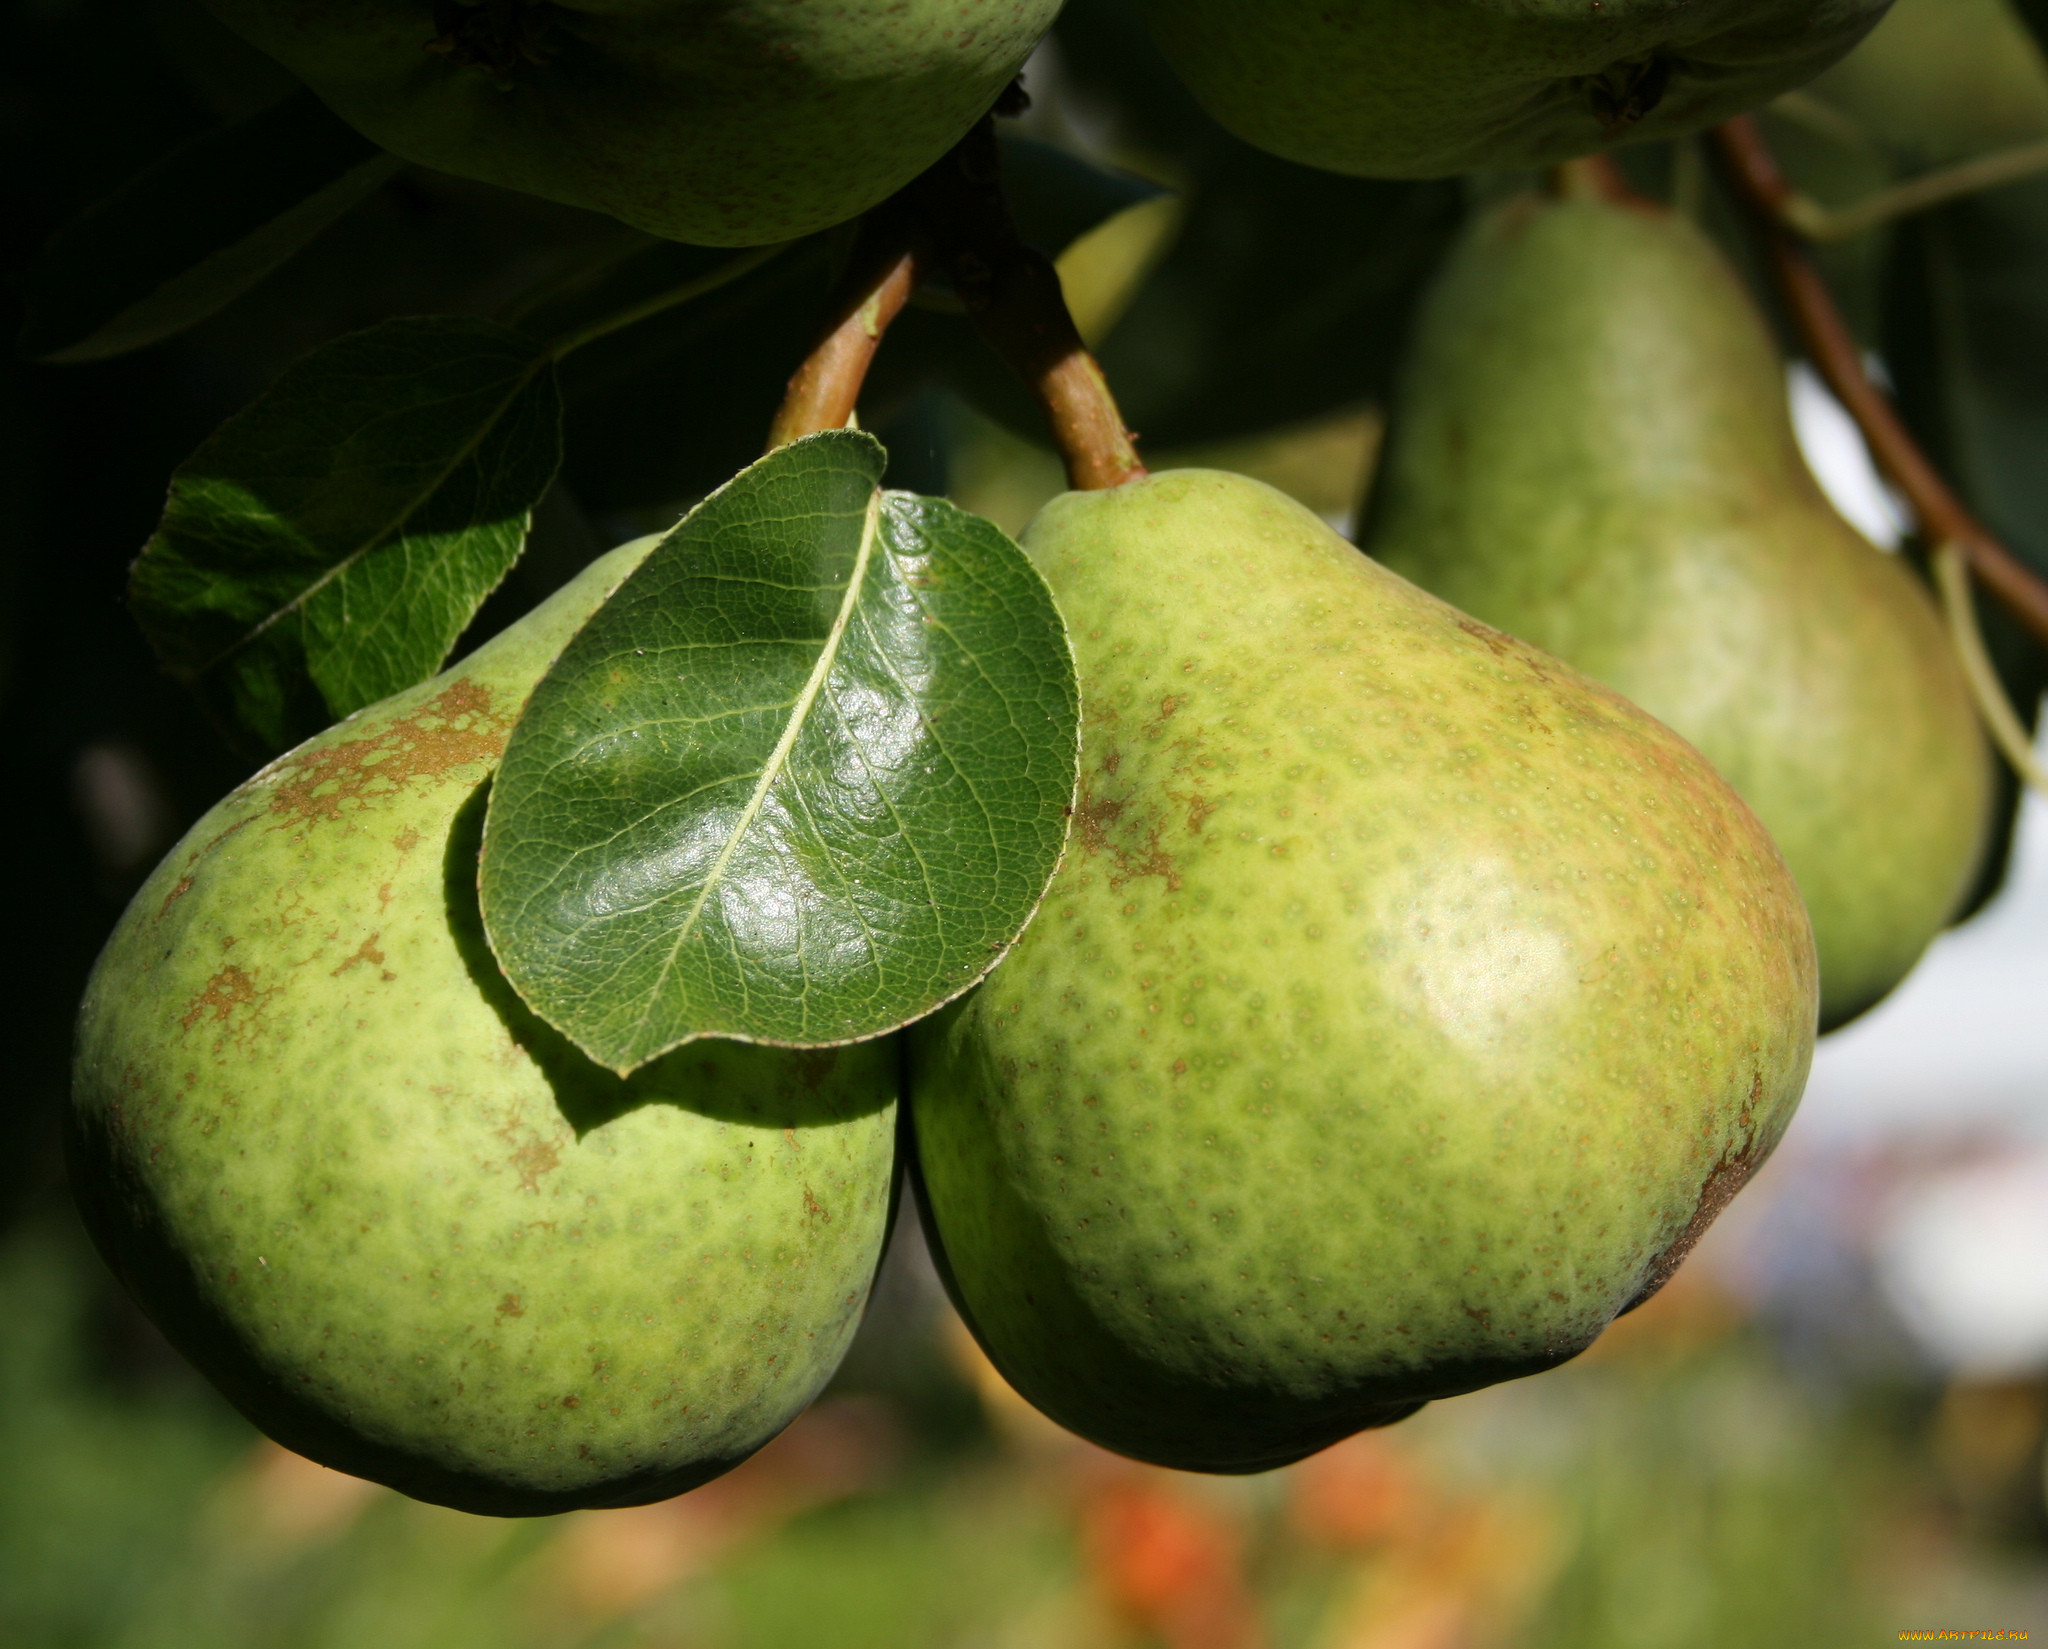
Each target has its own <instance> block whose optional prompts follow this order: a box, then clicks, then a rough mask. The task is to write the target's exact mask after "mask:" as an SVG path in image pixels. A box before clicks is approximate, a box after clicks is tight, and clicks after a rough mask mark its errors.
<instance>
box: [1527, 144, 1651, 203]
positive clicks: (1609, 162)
mask: <svg viewBox="0 0 2048 1649" xmlns="http://www.w3.org/2000/svg"><path fill="white" fill-rule="evenodd" d="M1544 186H1545V187H1546V188H1547V189H1548V190H1549V192H1550V193H1551V194H1552V195H1554V196H1555V197H1556V198H1557V199H1559V200H1594V201H1604V202H1605V203H1606V204H1607V205H1609V206H1642V205H1644V204H1646V203H1645V201H1644V200H1643V197H1642V196H1641V195H1639V194H1637V193H1636V192H1635V190H1633V189H1631V188H1630V187H1629V186H1628V179H1627V178H1625V177H1623V176H1622V175H1621V168H1620V167H1619V166H1617V165H1615V164H1614V157H1613V156H1612V155H1601V154H1594V155H1580V156H1579V157H1578V158H1577V159H1576V160H1566V161H1560V162H1559V163H1558V164H1557V165H1555V166H1553V167H1551V168H1550V172H1549V175H1548V176H1547V177H1546V178H1545V179H1544Z"/></svg>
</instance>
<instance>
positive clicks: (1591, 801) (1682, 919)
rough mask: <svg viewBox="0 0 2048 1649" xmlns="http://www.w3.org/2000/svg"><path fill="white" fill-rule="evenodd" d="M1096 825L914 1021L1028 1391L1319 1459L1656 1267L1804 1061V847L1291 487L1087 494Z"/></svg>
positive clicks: (1233, 1444)
mask: <svg viewBox="0 0 2048 1649" xmlns="http://www.w3.org/2000/svg"><path fill="white" fill-rule="evenodd" d="M1024 542H1025V545H1026V547H1027V548H1028V550H1029V551H1030V553H1031V556H1032V559H1033V560H1034V562H1035V563H1036V564H1037V566H1038V567H1039V569H1040V570H1041V571H1042V572H1043V573H1044V575H1045V577H1046V578H1047V580H1048V581H1049V582H1050V584H1051V586H1052V589H1053V592H1054V595H1055V596H1056V598H1057V599H1058V601H1059V603H1060V606H1061V609H1062V610H1063V612H1064V613H1065V615H1066V617H1067V621H1068V624H1069V627H1070V629H1071V632H1072V634H1073V638H1074V646H1075V652H1076V657H1077V661H1078V665H1079V674H1080V683H1081V700H1082V774H1083V777H1082V787H1081V793H1080V797H1079V800H1078V802H1077V804H1076V813H1075V819H1074V828H1073V837H1072V841H1071V843H1070V845H1069V848H1068V852H1067V857H1066V860H1065V862H1064V863H1063V864H1062V865H1061V868H1060V870H1059V871H1058V873H1057V874H1056V875H1055V877H1054V879H1053V882H1052V885H1051V888H1050V890H1049V891H1048V893H1047V895H1046V898H1045V902H1044V904H1043V905H1042V906H1041V907H1040V910H1039V913H1038V915H1037V917H1036V918H1035V919H1034V920H1033V922H1032V925H1031V926H1030V927H1029V928H1028V929H1026V930H1025V933H1024V936H1023V938H1022V939H1021V940H1020V941H1019V942H1018V944H1017V946H1016V948H1015V949H1014V950H1013V951H1012V952H1011V953H1010V955H1009V956H1008V957H1007V958H1006V959H1005V960H1004V961H1003V962H1002V963H1001V964H1000V965H999V966H998V967H997V968H996V969H995V971H994V972H993V973H992V974H991V975H990V976H989V978H988V979H987V980H985V981H984V982H983V983H982V985H981V986H980V987H979V988H978V989H977V990H976V991H975V992H973V993H972V994H971V995H970V996H968V997H967V998H965V999H963V1000H962V1001H961V1002H960V1003H958V1004H955V1005H954V1006H953V1007H951V1008H949V1009H947V1010H945V1011H944V1012H942V1013H941V1014H939V1015H937V1016H934V1018H932V1019H930V1020H927V1021H925V1022H923V1023H922V1024H921V1025H919V1026H916V1027H914V1028H913V1030H912V1031H911V1033H910V1060H909V1063H910V1069H911V1079H910V1112H911V1119H912V1122H913V1124H914V1130H913V1131H914V1134H915V1139H916V1162H917V1165H918V1172H919V1176H920V1183H921V1199H920V1200H921V1203H922V1206H923V1207H924V1210H925V1213H926V1217H927V1220H928V1228H929V1234H930V1236H931V1239H932V1247H933V1252H934V1255H935V1257H936V1258H937V1259H938V1261H939V1263H940V1266H941V1274H942V1275H943V1276H944V1277H945V1278H946V1280H947V1282H948V1285H949V1287H950V1289H951V1291H952V1293H953V1297H954V1299H955V1301H956V1303H957V1304H958V1305H959V1307H960V1309H961V1312H962V1314H963V1316H964V1317H965V1319H966V1321H967V1322H968V1324H969V1325H970V1327H971V1328H972V1329H973V1331H974V1332H975V1334H976V1335H977V1336H978V1338H979V1339H980V1341H981V1343H982V1345H983V1347H984V1348H985V1349H986V1350H987V1352H988V1354H989V1356H990V1358H991V1360H992V1361H993V1362H994V1364H995V1366H996V1367H997V1368H998V1369H999V1370H1000V1371H1001V1372H1002V1374H1003V1375H1004V1376H1005V1377H1006V1378H1007V1379H1008V1380H1009V1381H1010V1383H1011V1384H1012V1385H1013V1386H1015V1387H1016V1389H1017V1390H1018V1391H1019V1392H1021V1393H1022V1394H1023V1395H1024V1396H1025V1397H1027V1398H1029V1399H1030V1400H1031V1401H1032V1402H1033V1403H1035V1404H1036V1405H1038V1407H1039V1408H1041V1409H1043V1410H1044V1411H1045V1413H1047V1414H1048V1415H1050V1416H1051V1417H1052V1418H1053V1419H1055V1420H1057V1421H1059V1422H1060V1423H1061V1424H1063V1425H1066V1426H1068V1427H1070V1428H1071V1429H1073V1430H1075V1431H1077V1432H1079V1433H1081V1434H1082V1435H1083V1436H1085V1437H1088V1438H1090V1439H1092V1440H1093V1441H1095V1442H1097V1443H1099V1444H1102V1445H1104V1446H1105V1447H1108V1448H1111V1449H1115V1450H1118V1451H1121V1452H1123V1453H1125V1454H1129V1455H1134V1456H1137V1457H1138V1458H1140V1459H1144V1460H1149V1461H1154V1462H1157V1463H1159V1464H1162V1465H1167V1466H1175V1467H1181V1468H1187V1469H1195V1470H1203V1471H1218V1472H1249V1471H1258V1470H1263V1469H1264V1468H1267V1467H1270V1466H1277V1465H1281V1464H1283V1463H1285V1462H1287V1461H1289V1460H1293V1459H1296V1458H1299V1457H1300V1456H1302V1455H1305V1454H1308V1453H1310V1452H1312V1451H1313V1450H1316V1449H1319V1448H1322V1447H1324V1446H1325V1445H1327V1444H1329V1443H1332V1442H1334V1441H1336V1440H1337V1439H1339V1438H1341V1437H1343V1436H1345V1435H1347V1434H1348V1433H1350V1432H1353V1431H1356V1430H1358V1429H1360V1428H1362V1427H1366V1426H1371V1425H1377V1424H1382V1423H1385V1422H1387V1421H1390V1420H1394V1419H1398V1418H1400V1417H1401V1416H1402V1415H1404V1414H1406V1413H1408V1412H1410V1411H1412V1410H1413V1409H1414V1408H1415V1407H1417V1406H1419V1405H1420V1404H1421V1403H1422V1402H1424V1401H1426V1400H1428V1399H1430V1398H1434V1397H1442V1396H1448V1395H1451V1394H1453V1393H1456V1392H1462V1391H1468V1390H1471V1389H1473V1388H1475V1387H1478V1386H1482V1385H1486V1384H1488V1383H1490V1382H1493V1381H1497V1380H1503V1379H1509V1378H1512V1377H1515V1376H1518V1375H1524V1374H1530V1373H1534V1372H1536V1371H1538V1370H1541V1369H1545V1368H1548V1367H1550V1366H1552V1365H1553V1364H1556V1363H1558V1362H1561V1361H1563V1360H1564V1359H1565V1358H1568V1357H1570V1356H1572V1355H1573V1354H1574V1353H1576V1352H1578V1351H1579V1350H1581V1349H1583V1348H1584V1347H1585V1346H1586V1345H1587V1344H1589V1343H1590V1342H1591V1341H1592V1340H1593V1338H1594V1337H1595V1336H1596V1335H1598V1334H1599V1333H1600V1331H1601V1330H1602V1329H1603V1328H1604V1327H1605V1326H1606V1325H1607V1323H1608V1322H1609V1321H1610V1320H1611V1319H1612V1318H1613V1317H1614V1316H1615V1315H1616V1313H1618V1312H1620V1311H1622V1310H1623V1309H1625V1308H1626V1307H1628V1306H1629V1305H1630V1304H1631V1303H1632V1302H1634V1301H1636V1300H1638V1299H1640V1298H1642V1297H1644V1296H1645V1295H1646V1294H1647V1293H1648V1292H1649V1291H1650V1290H1652V1289H1654V1288H1655V1287H1656V1286H1657V1285H1658V1284H1659V1283H1660V1282H1661V1281H1662V1279H1663V1278H1664V1277H1665V1276H1666V1275H1668V1273H1669V1272H1670V1270H1671V1269H1672V1268H1673V1267H1674V1266H1675V1265H1676V1264H1677V1263H1678V1261H1679V1259H1680V1258H1681V1257H1682V1256H1683V1254H1684V1253H1685V1251H1686V1249H1687V1248H1688V1246H1689V1245H1690V1244H1691V1243H1692V1241H1693V1240H1694V1238H1695V1237H1697V1235H1698V1234H1699V1232H1700V1231H1701V1230H1702V1229H1703V1228H1704V1227H1705V1226H1706V1224H1707V1222H1708V1221H1709V1220H1711V1219H1712V1218H1713V1217H1714V1215H1715V1214H1716V1213H1717V1212H1718V1211H1719V1209H1720V1208H1721V1206H1722V1204H1723V1203H1725V1202H1726V1201H1727V1200H1728V1198H1729V1197H1730V1196H1732V1195H1733V1194H1734V1191H1735V1190H1736V1188H1737V1187H1738V1186H1739V1185H1740V1184H1741V1183H1742V1182H1743V1180H1744V1178H1745V1177H1746V1176H1747V1175H1748V1174H1749V1173H1750V1171H1751V1170H1752V1169H1753V1168H1754V1167H1755V1165H1756V1164H1757V1163H1758V1162H1759V1161H1760V1160H1761V1159H1762V1158H1763V1157H1764V1155H1765V1154H1766V1153H1767V1152H1769V1151H1770V1149H1771V1148H1772V1146H1773V1144H1774V1143H1775V1142H1776V1141H1777V1139H1778V1137H1779V1135H1780V1133H1781V1132H1782V1131H1783V1129H1784V1127H1785V1125H1786V1122H1787V1120H1788V1119H1789V1117H1790V1115H1791V1113H1792V1109H1793V1106H1794V1105H1795V1104H1796V1103H1797V1101H1798V1097H1799V1093H1800V1090H1801V1088H1802V1086H1803V1084H1804V1082H1805V1078H1806V1070H1807V1065H1808V1062H1809V1060H1810V1057H1811V1053H1812V1046H1813V1032H1814V1009H1815V990H1816V985H1815V967H1814V958H1813V949H1812V936H1811V932H1810V930H1809V928H1808V925H1807V920H1806V913H1805V911H1804V910H1803V909H1802V908H1801V906H1800V903H1799V897H1798V892H1797V890H1796V888H1795V887H1794V886H1793V883H1792V879H1791V877H1790V875H1789V874H1788V873H1787V872H1786V870H1785V868H1784V865H1783V863H1782V861H1781V860H1780V859H1779V857H1778V854H1777V851H1776V850H1775V849H1774V848H1773V847H1772V845H1771V842H1770V838H1769V837H1768V836H1767V835H1765V833H1764V831H1763V829H1762V827H1761V826H1759V825H1758V824H1757V822H1756V820H1755V819H1754V817H1753V816H1752V815H1751V814H1750V812H1749V810H1748V809H1747V808H1746V807H1744V806H1743V804H1742V802H1741V801H1740V799H1738V798H1737V797H1736V795H1735V793H1734V792H1733V791H1732V790H1730V789H1729V788H1728V786H1727V785H1726V784H1725V783H1724V782H1723V781H1722V780H1721V779H1720V778H1719V777H1718V776H1717V775H1716V774H1715V773H1714V771H1713V769H1712V768H1711V767H1709V766H1708V764H1707V763H1706V762H1705V761H1704V760H1703V759H1702V758H1701V757H1700V756H1699V755H1698V753H1697V752H1695V751H1694V750H1693V749H1692V748H1691V747H1690V746H1688V745H1687V744H1686V743H1685V742H1684V741H1683V740H1681V739H1679V738H1678V737H1677V736H1676V735H1675V734H1673V733H1671V732H1670V731H1669V730H1668V729H1666V728H1665V727H1663V726H1662V725H1660V724H1659V723H1657V722H1656V721H1654V720H1652V719H1651V718H1650V717H1649V716H1647V715H1645V714H1643V713H1642V712H1641V711H1640V710H1638V709H1636V708H1635V707H1634V706H1633V705H1631V704H1629V703H1627V702H1626V701H1625V700H1623V699H1621V698H1619V697H1618V696H1616V695H1615V694H1613V693H1610V692H1608V691H1607V690H1606V689H1604V688H1602V687H1600V686H1598V685H1597V684H1595V683H1593V682H1591V681H1588V680H1586V679H1585V678H1584V677H1582V676H1580V675H1579V674H1577V672H1575V671H1573V670H1572V669H1571V668H1570V667H1569V666H1567V665H1563V664H1560V663H1558V662H1557V661H1556V660H1554V659H1551V658H1549V657H1546V656H1545V655H1544V654H1542V653H1539V652H1538V651H1536V649H1534V648H1532V647H1528V646H1526V645H1524V644H1522V643H1521V642H1518V641H1515V640H1513V639H1511V638H1510V637H1508V636H1505V635H1502V634H1500V633H1499V632H1498V631H1495V630H1492V629H1490V628H1488V627H1487V626H1485V625H1483V624H1480V623H1477V622H1476V621H1474V620H1472V619H1470V618H1468V617H1466V616H1465V615H1464V614H1462V613H1460V612H1457V611H1456V610H1454V609H1453V608H1451V607H1448V606H1446V605H1444V604H1443V603H1442V602H1440V601H1438V600H1436V599H1435V598H1434V597H1432V596H1430V595H1428V594H1426V593H1425V592H1423V591H1421V590H1419V589H1417V588H1416V587H1415V586H1414V585H1412V584H1409V583H1408V582H1406V581H1405V580H1403V579H1400V578H1398V577H1396V576H1394V575H1393V574H1391V573H1389V572H1387V571H1386V570H1385V569H1384V568H1382V567H1380V566H1378V565H1377V564H1375V563H1374V562H1372V561H1370V560H1368V559H1367V558H1366V557H1364V556H1362V555H1360V554H1359V553H1358V552H1357V551H1356V550H1355V549H1354V548H1353V547H1352V546H1351V545H1350V544H1348V543H1346V542H1345V541H1344V540H1343V539H1342V538H1340V537H1339V536H1338V535H1337V534H1336V533H1335V532H1333V531H1332V530H1331V529H1330V528H1329V527H1328V526H1327V525H1325V524H1324V522H1323V521H1322V519H1321V518H1320V517H1318V516H1316V515H1313V514H1311V513H1310V512H1309V511H1307V510H1306V509H1304V508H1302V507H1301V506H1300V505H1299V504H1296V503H1294V502H1293V501H1292V500H1290V499H1288V498H1287V497H1285V496H1284V495H1283V494H1281V493H1279V492H1276V491H1274V490H1273V489H1271V488H1269V487H1266V486H1264V485H1262V484H1260V483H1258V482H1255V481H1251V480H1248V479H1246V478H1244V477H1241V476H1234V475H1227V474H1221V473H1217V472H1213V471H1202V470H1182V471H1169V472H1166V473H1163V474H1158V475H1154V476H1151V477H1150V478H1147V479H1143V480H1139V481H1136V482H1133V483H1130V484H1128V485H1125V486H1122V487H1119V488H1116V489H1115V490H1113V491H1107V492H1091V493H1069V494H1066V495H1063V496H1061V497H1059V498H1057V499H1055V500H1053V501H1052V502H1051V503H1050V504H1048V505H1047V506H1046V507H1045V509H1044V510H1043V512H1042V513H1041V514H1040V515H1039V516H1038V518H1037V520H1036V521H1034V522H1033V523H1032V525H1031V527H1030V528H1029V530H1028V532H1027V534H1026V536H1025V540H1024Z"/></svg>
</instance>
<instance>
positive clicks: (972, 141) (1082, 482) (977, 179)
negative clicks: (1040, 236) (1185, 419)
mask: <svg viewBox="0 0 2048 1649" xmlns="http://www.w3.org/2000/svg"><path fill="white" fill-rule="evenodd" d="M906 198H907V199H908V200H909V201H910V203H911V204H912V206H913V207H914V209H915V210H917V211H918V213H919V214H920V215H921V216H922V218H923V220H924V222H925V224H926V225H927V227H928V228H929V230H930V231H931V233H932V235H933V237H934V239H935V241H936V242H937V245H938V247H939V253H940V257H941V259H942V261H943V263H944V264H945V266H946V268H947V270H948V272H949V273H950V274H951V276H952V279H953V287H954V290H955V291H956V292H957V293H958V294H959V296H960V299H961V301H962V302H963V303H965V305H966V306H967V312H968V314H969V315H971V316H972V317H973V318H974V321H975V324H976V326H977V327H978V328H979V330H980V332H981V335H982V337H983V338H984V339H986V340H987V342H988V343H989V345H990V346H991V347H992V348H993V349H994V350H995V351H996V353H997V354H999V355H1001V356H1002V357H1003V359H1004V361H1006V362H1007V363H1008V364H1009V366H1010V368H1011V370H1012V371H1014V372H1015V373H1016V374H1017V375H1018V377H1020V378H1021V379H1023V381H1024V383H1025V385H1026V386H1027V387H1028V388H1029V389H1030V390H1031V392H1032V394H1033V395H1034V396H1035V397H1036V398H1037V400H1038V404H1039V405H1040V406H1041V407H1042V408H1044V410H1045V417H1046V424H1047V426H1048V427H1049V428H1050V430H1051V432H1052V438H1053V444H1054V446H1055V447H1056V448H1058V450H1059V454H1060V457H1061V458H1062V459H1063V460H1065V462H1066V466H1067V480H1068V483H1069V484H1070V485H1071V486H1073V487H1074V488H1076V489H1077V490H1080V491H1096V490H1100V489H1104V488H1108V487H1117V486H1121V485H1123V483H1124V482H1126V481H1135V480H1137V479H1138V478H1139V477H1141V476H1143V475H1144V473H1145V466H1144V464H1143V463H1142V462H1141V461H1140V459H1139V457H1138V449H1137V444H1136V442H1135V440H1134V439H1133V437H1132V435H1131V433H1130V431H1129V430H1127V429H1126V428H1125V427H1124V420H1123V414H1122V413H1120V412H1119V411H1118V410H1117V405H1116V401H1115V399H1114V398H1113V397H1112V396H1111V394H1110V392H1109V386H1108V384H1107V383H1106V382H1105V381H1104V379H1103V376H1102V369H1101V368H1100V367H1099V366H1097V365H1096V363H1095V357H1094V356H1092V355H1090V354H1089V353H1088V348H1087V345H1085V344H1084V343H1082V341H1081V334H1080V332H1079V331H1078V330H1076V328H1075V326H1074V320H1073V317H1072V316H1071V315H1070V314H1068V313H1067V301H1066V296H1065V294H1064V293H1062V292H1061V290H1060V277H1059V271H1058V270H1056V269H1055V268H1054V267H1053V265H1052V260H1051V259H1049V258H1047V257H1046V256H1045V254H1044V253H1042V252H1040V251H1038V250H1037V249H1036V248H1034V247H1030V246H1026V245H1025V244H1024V242H1023V240H1022V238H1021V237H1020V236H1019V234H1018V232H1017V225H1016V221H1015V219H1014V218H1013V217H1012V216H1011V213H1010V205H1009V201H1008V200H1007V199H1006V198H1005V197H1004V195H1003V191H1002V177H1001V156H1000V153H999V151H998V149H997V146H996V138H995V127H994V125H993V123H992V122H990V121H988V120H986V119H984V120H983V121H982V122H981V123H980V124H979V125H977V126H976V127H975V129H974V130H973V131H972V132H970V133H969V134H968V135H967V136H966V137H965V138H964V139H962V140H961V142H960V143H959V145H958V146H957V147H955V148H954V149H953V151H952V152H951V153H950V154H948V155H947V156H946V157H945V159H943V160H941V161H940V162H939V164H938V165H936V166H934V167H932V169H931V170H930V171H928V172H926V173H925V174H924V175H923V176H922V177H921V178H919V179H918V180H917V181H916V182H915V183H913V184H912V185H911V186H910V189H909V190H908V191H907V193H906Z"/></svg>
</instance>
